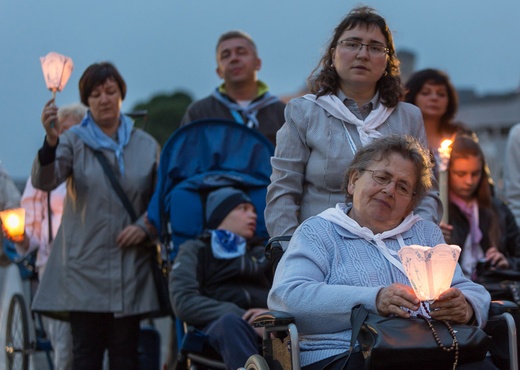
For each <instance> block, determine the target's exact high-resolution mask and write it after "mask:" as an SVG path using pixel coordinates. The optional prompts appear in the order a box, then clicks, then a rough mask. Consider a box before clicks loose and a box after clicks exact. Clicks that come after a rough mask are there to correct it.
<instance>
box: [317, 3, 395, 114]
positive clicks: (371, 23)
mask: <svg viewBox="0 0 520 370" xmlns="http://www.w3.org/2000/svg"><path fill="white" fill-rule="evenodd" d="M360 26H363V27H367V28H369V27H377V28H379V29H380V30H381V32H382V33H383V35H384V37H385V41H386V47H387V48H388V55H387V65H386V70H385V73H384V75H383V76H382V77H381V78H380V79H379V81H377V85H376V88H377V90H378V91H379V94H380V96H381V101H382V103H383V104H384V105H386V106H387V107H395V106H396V105H397V103H398V102H399V100H400V99H401V98H402V96H403V89H402V86H401V78H400V76H399V73H400V72H399V59H397V55H396V53H395V46H394V40H393V38H392V33H391V32H390V29H389V28H388V26H387V24H386V21H385V19H384V18H383V17H381V16H380V15H379V14H377V13H376V11H375V10H374V9H373V8H371V7H368V6H360V7H356V8H354V9H352V10H351V11H350V13H348V14H347V16H346V17H345V18H344V19H343V20H342V21H341V23H340V24H339V25H338V26H337V27H336V29H335V31H334V35H333V37H332V39H331V40H330V42H329V44H328V45H327V48H326V51H325V53H324V54H323V56H322V58H321V60H320V62H319V63H318V65H317V66H316V68H314V70H313V71H312V72H311V74H310V76H309V78H308V79H307V83H308V85H309V89H310V91H311V92H312V93H314V94H316V96H322V95H327V94H335V93H336V91H337V90H338V88H339V76H338V74H337V73H336V70H335V69H334V67H333V66H332V62H333V60H332V51H333V49H334V48H335V47H336V45H337V43H338V41H339V38H340V37H341V35H342V34H343V32H345V30H351V29H353V28H356V27H360Z"/></svg>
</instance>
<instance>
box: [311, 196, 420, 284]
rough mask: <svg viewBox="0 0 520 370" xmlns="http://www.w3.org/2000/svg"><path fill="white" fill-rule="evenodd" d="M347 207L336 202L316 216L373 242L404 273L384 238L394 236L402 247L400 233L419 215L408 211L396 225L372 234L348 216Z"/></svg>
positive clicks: (410, 226)
mask: <svg viewBox="0 0 520 370" xmlns="http://www.w3.org/2000/svg"><path fill="white" fill-rule="evenodd" d="M349 209H350V207H349V206H347V205H346V204H345V203H338V204H336V207H335V208H328V209H326V210H325V211H323V212H321V213H320V214H319V215H318V217H321V218H323V219H325V220H327V221H330V222H332V223H333V224H336V225H338V226H339V227H341V228H343V229H345V230H347V231H349V232H351V233H352V234H354V235H357V236H359V237H360V238H363V239H365V240H367V241H369V242H373V243H375V246H376V247H377V249H378V250H379V251H380V252H381V254H383V256H384V257H385V258H386V259H387V260H388V261H389V262H390V263H391V264H393V265H394V266H395V267H397V268H398V269H399V270H401V271H402V272H403V273H404V274H405V275H406V272H405V271H404V267H403V265H402V263H401V261H400V260H399V259H398V258H396V257H395V255H396V253H395V252H394V251H392V250H390V249H389V248H388V247H387V246H386V244H385V242H384V239H388V238H391V237H396V238H397V240H398V241H399V244H400V245H401V247H403V246H404V240H403V237H402V235H401V234H402V233H404V232H405V231H408V230H410V229H411V228H412V226H413V225H414V224H415V223H416V222H417V221H419V220H421V219H422V218H421V216H419V215H414V214H413V212H410V213H409V214H408V215H407V216H406V217H405V218H404V220H403V221H402V222H401V223H400V224H399V225H397V227H395V228H393V229H391V230H387V231H384V232H382V233H378V234H374V233H373V232H372V230H370V229H369V228H368V227H361V226H360V225H359V224H358V223H357V222H356V221H355V220H354V219H352V218H350V217H349V216H348V215H347V212H348V210H349Z"/></svg>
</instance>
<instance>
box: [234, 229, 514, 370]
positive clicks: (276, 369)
mask: <svg viewBox="0 0 520 370" xmlns="http://www.w3.org/2000/svg"><path fill="white" fill-rule="evenodd" d="M289 240H290V236H279V237H274V238H271V239H270V240H269V241H268V243H267V245H266V252H265V253H266V256H267V258H269V259H271V261H272V262H273V269H276V264H277V262H278V261H279V259H280V258H281V256H282V255H283V248H282V244H281V243H282V242H288V241H289ZM517 312H518V306H517V305H516V303H513V302H509V301H492V302H491V306H490V311H489V317H488V324H487V325H486V327H485V328H484V331H485V332H486V333H487V334H488V335H491V336H494V335H495V333H497V332H500V335H502V334H505V337H504V338H503V340H501V341H500V343H493V342H492V345H491V348H490V352H491V357H492V359H493V362H494V364H495V366H497V367H499V368H500V369H504V370H506V369H509V370H518V347H517V333H516V324H515V321H514V319H513V314H515V313H517ZM254 325H255V326H256V327H263V328H264V329H265V332H264V338H263V345H262V351H263V356H260V355H253V356H251V357H250V358H249V360H248V361H247V363H246V364H245V366H244V367H245V369H247V370H298V369H300V368H301V366H300V350H299V338H298V329H297V327H296V324H295V320H294V317H293V316H291V315H290V314H289V313H286V312H281V311H269V312H265V313H264V314H262V315H259V316H258V317H257V318H256V319H255V320H254ZM504 329H505V330H504Z"/></svg>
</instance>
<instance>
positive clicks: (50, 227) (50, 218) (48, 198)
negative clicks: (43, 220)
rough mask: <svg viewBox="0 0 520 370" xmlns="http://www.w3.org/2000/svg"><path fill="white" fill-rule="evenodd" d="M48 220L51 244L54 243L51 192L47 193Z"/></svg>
mask: <svg viewBox="0 0 520 370" xmlns="http://www.w3.org/2000/svg"><path fill="white" fill-rule="evenodd" d="M47 219H48V224H49V225H48V226H49V238H48V239H49V244H51V243H52V239H53V238H54V237H53V235H52V210H51V192H50V191H48V192H47Z"/></svg>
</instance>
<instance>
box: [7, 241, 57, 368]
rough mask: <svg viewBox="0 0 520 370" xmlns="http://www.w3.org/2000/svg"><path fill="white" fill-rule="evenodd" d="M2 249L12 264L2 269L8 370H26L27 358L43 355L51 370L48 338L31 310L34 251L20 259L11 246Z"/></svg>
mask: <svg viewBox="0 0 520 370" xmlns="http://www.w3.org/2000/svg"><path fill="white" fill-rule="evenodd" d="M3 249H4V252H5V254H6V255H7V257H8V258H9V260H10V261H11V264H10V265H8V266H7V267H6V269H5V272H6V274H5V275H6V276H5V278H6V279H5V281H6V282H9V284H8V286H7V285H6V287H5V291H6V292H5V293H4V297H7V298H8V301H9V304H8V305H7V307H8V308H7V317H6V320H5V333H4V334H3V335H2V336H3V337H4V339H5V345H4V350H5V352H4V355H5V360H6V369H7V370H15V369H16V370H18V369H20V370H28V369H29V366H30V358H31V356H33V355H34V354H35V353H36V352H43V353H44V354H45V358H46V363H47V366H48V369H50V370H52V369H53V368H54V366H53V362H52V357H51V353H52V346H51V343H50V341H49V339H48V338H47V335H46V333H45V329H44V326H43V322H42V318H41V315H39V314H33V313H31V310H30V302H31V300H32V295H33V292H34V290H35V289H36V286H37V283H38V277H37V274H36V267H35V262H36V251H34V252H32V253H30V254H28V255H26V256H20V255H18V254H17V253H16V249H15V247H14V244H13V243H12V242H10V241H9V240H7V239H4V240H3Z"/></svg>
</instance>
